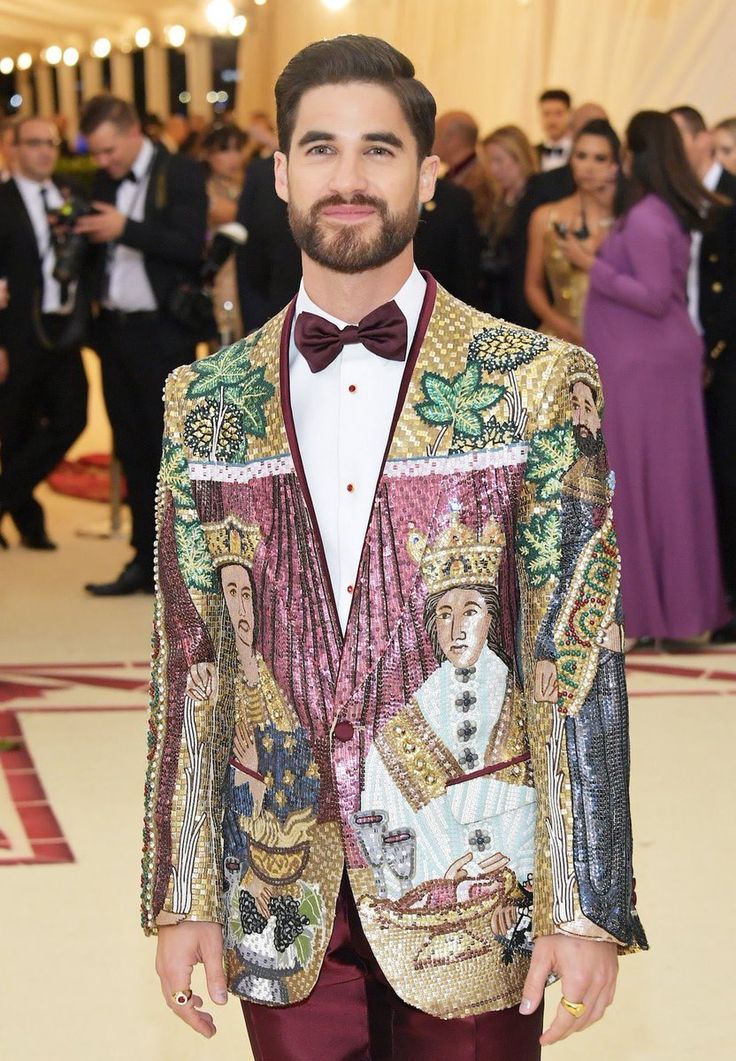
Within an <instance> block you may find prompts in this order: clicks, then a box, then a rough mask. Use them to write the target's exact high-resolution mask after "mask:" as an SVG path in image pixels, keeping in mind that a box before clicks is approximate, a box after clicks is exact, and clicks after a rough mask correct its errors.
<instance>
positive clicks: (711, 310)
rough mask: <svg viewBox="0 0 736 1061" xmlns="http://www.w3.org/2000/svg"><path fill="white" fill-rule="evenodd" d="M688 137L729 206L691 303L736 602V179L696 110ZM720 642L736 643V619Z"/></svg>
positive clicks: (688, 121) (701, 249)
mask: <svg viewBox="0 0 736 1061" xmlns="http://www.w3.org/2000/svg"><path fill="white" fill-rule="evenodd" d="M669 113H670V114H671V115H672V117H673V118H674V120H675V122H676V124H677V126H678V128H679V129H680V132H681V133H682V139H683V143H684V145H685V151H686V153H687V156H688V159H689V161H690V165H691V166H692V168H693V169H694V170H695V172H696V173H697V175H698V177H699V178H700V180H701V181H702V183H703V185H704V186H705V187H706V188H707V189H708V191H710V192H715V193H716V194H717V195H720V196H723V197H724V199H725V201H726V203H727V204H728V205H724V206H723V207H721V208H720V209H719V208H714V211H713V215H712V217H711V224H710V226H709V227H708V228H707V229H706V231H705V232H704V233H703V235H702V237H701V236H700V234H697V235H694V237H693V248H692V259H691V268H690V274H689V276H688V301H689V306H690V315H691V317H692V319H693V322H694V324H695V326H696V327H697V328H698V329H699V330H700V331H701V332H702V335H703V340H704V342H705V350H706V358H707V373H706V375H707V378H708V380H709V382H708V387H707V390H706V392H705V397H706V410H707V414H708V431H709V435H710V447H711V459H712V463H713V480H714V485H715V491H716V504H717V511H718V523H719V530H720V539H721V556H722V563H723V576H724V582H725V585H726V591H727V593H728V596H729V600H730V602H731V605H732V606H734V605H736V460H735V459H734V454H736V177H735V176H734V175H733V174H732V173H729V172H728V170H725V169H724V168H723V167H722V166H721V164H720V163H719V162H717V161H716V159H715V150H714V145H713V138H712V135H711V133H710V132H709V131H708V128H707V126H706V124H705V121H704V120H703V116H702V114H700V112H699V111H697V110H696V109H695V108H694V107H690V106H686V105H684V106H681V107H675V108H673V109H672V110H671V111H670V112H669ZM716 640H729V641H734V640H736V621H735V622H734V623H732V624H729V627H728V628H726V630H724V631H723V632H722V633H721V634H720V635H719V636H717V637H716Z"/></svg>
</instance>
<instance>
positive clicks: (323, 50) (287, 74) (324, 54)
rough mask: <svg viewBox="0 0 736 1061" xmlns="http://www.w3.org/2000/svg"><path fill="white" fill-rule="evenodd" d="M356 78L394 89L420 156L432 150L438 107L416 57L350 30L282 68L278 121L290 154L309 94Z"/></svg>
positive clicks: (319, 43)
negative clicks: (418, 71) (416, 65)
mask: <svg viewBox="0 0 736 1061" xmlns="http://www.w3.org/2000/svg"><path fill="white" fill-rule="evenodd" d="M351 82H362V83H365V84H372V85H381V86H382V87H383V88H386V89H388V90H389V92H392V93H393V94H394V96H395V97H396V99H397V100H398V102H399V105H400V107H401V110H402V112H403V114H404V117H405V118H406V120H407V123H408V124H409V127H410V129H411V131H412V133H413V134H414V138H415V139H416V142H417V153H418V155H419V159H420V160H421V159H424V158H426V157H427V156H428V155H430V154H431V153H432V144H433V142H434V119H435V115H436V113H437V105H436V104H435V101H434V97H433V96H432V93H431V92H430V91H429V89H428V88H426V87H425V86H424V85H423V84H422V82H421V81H418V80H417V79H416V78H415V76H414V66H413V64H412V62H411V60H410V59H407V57H406V56H405V55H402V54H401V52H399V51H397V50H396V48H393V47H392V46H391V45H390V44H388V43H387V42H386V41H384V40H381V39H380V38H379V37H366V36H363V35H362V34H346V35H345V36H343V37H333V38H332V39H331V40H323V41H315V42H314V43H313V44H308V45H307V47H306V48H302V50H301V51H300V52H297V54H296V55H295V56H294V57H293V59H290V60H289V62H288V63H287V64H286V66H285V67H284V69H283V71H282V72H281V74H280V76H279V79H278V81H277V82H276V125H277V128H278V135H279V146H280V148H281V150H282V151H283V152H284V153H285V154H288V153H289V148H290V147H291V138H292V136H293V134H294V126H295V124H296V114H297V110H298V107H299V103H300V101H301V98H302V96H303V95H304V93H305V92H308V91H309V89H311V88H320V87H322V86H323V85H346V84H350V83H351Z"/></svg>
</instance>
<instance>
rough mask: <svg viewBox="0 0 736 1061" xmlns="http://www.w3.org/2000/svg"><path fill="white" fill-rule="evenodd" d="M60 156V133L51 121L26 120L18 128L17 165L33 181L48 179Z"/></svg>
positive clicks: (15, 160)
mask: <svg viewBox="0 0 736 1061" xmlns="http://www.w3.org/2000/svg"><path fill="white" fill-rule="evenodd" d="M58 157H59V134H58V133H57V131H56V126H55V125H53V124H52V123H51V122H44V121H42V120H41V119H40V118H39V119H34V120H33V121H29V122H24V123H23V125H21V127H20V129H19V130H18V142H17V143H16V146H15V159H14V162H15V166H16V168H17V170H18V172H19V173H20V174H21V175H22V176H23V177H28V179H29V180H32V181H45V180H48V179H49V177H50V176H51V174H52V173H53V172H54V169H55V167H56V161H57V159H58Z"/></svg>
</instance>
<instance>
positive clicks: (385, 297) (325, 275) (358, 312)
mask: <svg viewBox="0 0 736 1061" xmlns="http://www.w3.org/2000/svg"><path fill="white" fill-rule="evenodd" d="M413 268H414V246H413V244H412V243H409V244H407V246H406V247H404V249H403V251H402V252H401V254H399V255H398V256H397V257H396V258H393V259H392V260H391V261H390V262H387V263H386V264H385V265H381V266H379V267H378V268H377V269H368V270H367V271H366V272H364V273H338V272H335V271H334V269H328V268H327V267H326V266H324V265H319V264H318V263H317V262H315V261H313V260H312V259H311V258H308V257H307V256H306V254H304V253H302V271H303V273H304V288H305V290H306V292H307V294H308V295H309V297H310V298H311V300H312V302H314V303H315V305H317V306H319V308H320V309H323V310H324V311H325V313H329V314H330V315H331V316H332V317H337V318H338V320H341V321H345V322H346V323H347V324H357V323H358V321H360V320H361V319H362V318H363V317H365V315H366V314H367V313H370V312H371V310H374V309H377V308H378V307H379V306H382V305H383V303H384V302H388V301H389V299H392V298H393V297H394V295H395V294H396V292H397V291H399V290H400V289H401V288H402V287H403V286H404V284H405V283H406V281H407V280H408V279H409V276H410V275H411V271H412V269H413Z"/></svg>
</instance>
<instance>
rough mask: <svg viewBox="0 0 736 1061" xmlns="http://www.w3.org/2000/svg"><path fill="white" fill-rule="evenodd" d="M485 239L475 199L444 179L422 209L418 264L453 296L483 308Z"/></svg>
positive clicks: (417, 238) (416, 242) (416, 245)
mask: <svg viewBox="0 0 736 1061" xmlns="http://www.w3.org/2000/svg"><path fill="white" fill-rule="evenodd" d="M480 252H481V236H480V232H479V230H478V225H477V224H476V220H475V214H474V210H473V196H472V195H471V194H470V192H469V191H467V189H465V188H460V187H459V186H458V185H456V184H453V183H452V181H449V180H447V178H443V179H442V180H438V181H437V183H436V184H435V189H434V195H433V196H432V198H431V199H430V200H429V202H427V203H425V204H424V206H423V207H422V211H421V214H420V215H419V225H418V227H417V231H416V235H415V236H414V261H415V262H416V263H417V265H418V266H419V268H420V269H426V270H427V271H428V272H430V273H431V274H432V276H433V277H434V278H435V280H436V281H437V282H438V283H440V284H442V286H443V287H444V288H446V289H447V290H448V291H449V292H450V294H451V295H454V296H455V297H456V298H459V299H462V301H463V302H468V303H469V304H470V305H471V306H479V304H480V303H479V299H480V287H479V276H480Z"/></svg>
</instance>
